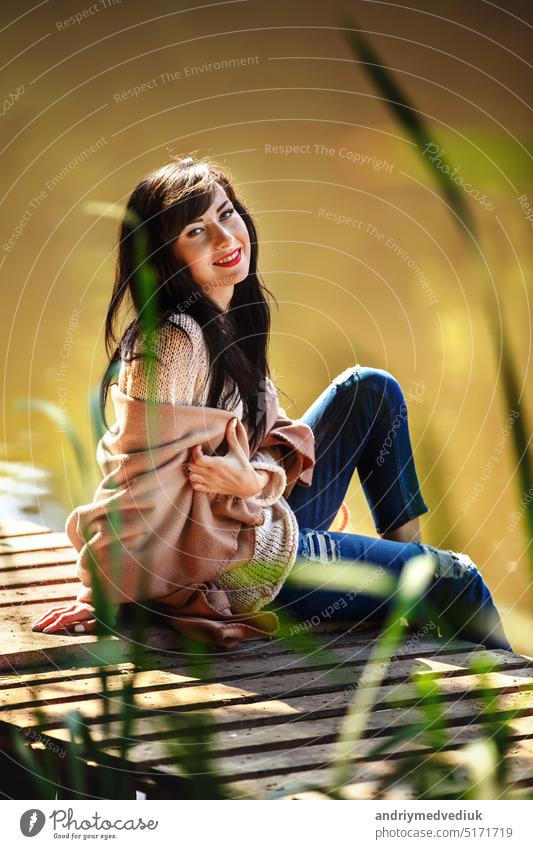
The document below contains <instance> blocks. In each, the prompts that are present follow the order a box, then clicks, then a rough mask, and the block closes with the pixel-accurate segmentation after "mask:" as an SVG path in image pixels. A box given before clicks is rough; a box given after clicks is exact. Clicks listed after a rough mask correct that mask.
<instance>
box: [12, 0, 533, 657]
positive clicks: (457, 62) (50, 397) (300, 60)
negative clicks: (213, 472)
mask: <svg viewBox="0 0 533 849" xmlns="http://www.w3.org/2000/svg"><path fill="white" fill-rule="evenodd" d="M504 5H505V8H504V7H503V5H502V6H501V8H500V7H498V5H497V4H496V3H489V2H484V0H475V2H471V3H470V2H469V3H465V2H454V0H451V2H446V3H442V2H436V0H430V2H421V0H413V2H411V3H410V4H409V6H403V5H401V4H400V3H393V2H381V0H354V2H340V1H339V0H331V2H328V3H321V4H312V3H308V2H303V0H296V2H292V3H287V2H280V0H272V2H268V3H266V2H257V0H231V1H230V2H220V3H195V4H190V3H187V4H186V3H183V4H182V3H171V2H163V0H155V2H152V3H151V4H146V3H141V2H137V1H135V0H122V2H118V0H98V2H96V3H94V4H92V5H91V4H88V3H86V4H85V5H84V0H79V2H53V1H52V0H50V2H41V3H34V4H33V3H20V2H4V3H3V5H2V11H3V24H2V27H3V28H2V30H1V34H0V38H1V39H2V55H3V56H4V71H3V74H4V82H3V90H4V103H3V111H2V124H1V126H2V130H3V132H2V175H3V181H2V183H3V202H2V206H1V214H2V250H1V254H0V263H1V265H0V268H1V270H2V280H3V285H2V292H3V297H4V309H3V311H2V315H1V322H2V333H1V343H2V355H3V363H4V373H3V393H4V403H3V411H4V432H3V437H2V439H3V453H2V458H1V459H2V477H1V481H0V485H1V495H0V497H1V503H0V506H1V508H2V515H3V516H6V517H7V516H13V515H23V516H27V517H30V518H34V519H35V520H36V521H42V522H44V523H46V524H48V525H49V526H52V527H54V528H56V529H62V527H63V522H64V519H65V517H66V515H67V513H68V512H70V510H71V509H72V507H74V506H75V505H76V499H77V498H79V497H80V495H81V494H83V497H85V498H87V499H88V500H89V499H90V498H91V497H92V492H93V490H94V486H95V485H96V483H97V481H98V480H99V479H100V473H99V469H98V467H97V464H96V459H95V447H96V445H95V441H94V435H93V434H92V433H91V427H90V410H89V403H88V398H89V393H90V391H91V390H93V389H94V388H95V387H96V386H97V384H98V383H99V380H100V378H101V376H102V372H103V369H104V367H105V364H106V360H105V357H104V347H103V321H104V317H105V312H106V308H107V305H108V300H109V297H110V293H111V286H112V280H113V270H114V246H115V241H116V229H117V226H116V223H115V222H114V221H112V220H111V219H109V218H105V217H101V216H100V215H97V214H94V213H91V211H90V206H88V204H89V205H90V204H91V203H93V204H94V202H100V203H103V204H104V205H107V204H118V205H122V204H123V203H124V201H125V200H126V198H127V196H128V195H129V193H130V192H131V190H132V188H133V187H134V185H135V184H136V183H137V182H138V180H139V179H140V178H141V177H142V176H143V175H144V174H145V173H148V172H149V171H151V170H152V169H154V168H156V167H158V166H160V165H161V164H163V163H165V162H166V161H168V160H169V159H170V157H172V156H179V155H182V154H187V153H190V152H193V151H195V152H198V153H201V154H209V155H210V156H212V157H214V158H216V159H217V160H218V161H219V162H220V163H221V164H222V165H224V166H225V167H226V168H227V169H228V170H229V172H230V174H231V175H232V177H233V180H234V182H235V184H236V187H237V190H238V192H239V193H240V194H241V196H242V197H243V199H244V200H245V201H246V202H247V203H248V205H249V206H250V208H251V210H252V212H253V214H254V216H255V220H256V224H257V226H258V230H259V237H260V243H261V246H260V254H259V267H260V271H261V273H262V276H263V279H264V281H265V283H266V284H267V286H268V287H269V289H271V291H272V292H273V293H274V294H275V296H276V298H277V300H278V303H279V310H277V309H276V308H275V307H274V309H273V332H272V341H271V362H272V366H273V373H274V377H275V381H276V383H277V386H278V389H279V390H280V399H281V403H282V404H283V406H284V407H285V409H286V411H287V413H288V414H289V415H290V416H291V417H293V418H297V417H299V416H300V415H302V414H303V412H304V411H305V409H306V408H307V406H309V405H310V404H311V402H312V401H313V400H314V398H315V397H316V396H317V395H318V394H319V393H320V392H321V391H322V390H323V388H324V387H325V386H326V385H327V384H328V383H329V382H330V381H331V380H332V378H333V377H335V375H337V374H338V373H339V372H341V371H343V370H344V369H345V368H347V367H348V366H350V365H352V364H354V363H356V362H359V363H361V364H364V365H372V366H377V367H379V368H384V369H387V370H389V371H390V372H391V373H392V374H394V376H395V377H397V378H398V380H399V381H400V383H401V384H402V386H403V389H404V392H405V394H406V396H407V399H408V402H409V421H410V427H411V434H412V441H413V447H414V452H415V460H416V465H417V470H418V473H419V478H420V482H421V487H422V492H423V495H424V498H425V500H426V502H427V503H428V505H429V507H430V510H431V512H430V513H428V514H426V515H425V516H424V517H423V518H422V525H423V539H424V540H425V541H426V542H429V543H431V544H433V545H437V546H439V547H443V548H454V549H456V550H459V551H463V550H466V551H467V552H468V553H469V554H470V556H471V557H472V559H473V560H474V562H476V563H477V565H478V566H479V568H480V569H481V570H482V572H483V575H484V577H485V580H486V581H487V582H488V584H489V586H490V587H491V589H492V590H493V592H494V595H495V598H496V601H497V603H498V604H499V605H500V606H501V608H502V611H503V614H504V618H505V622H506V626H507V627H508V629H509V633H510V634H512V635H513V636H514V638H515V641H516V645H517V648H518V650H520V647H521V646H522V647H523V646H525V645H526V643H525V628H526V625H527V624H528V622H529V616H528V612H527V611H528V609H530V608H528V605H527V599H526V592H527V590H528V583H529V580H528V562H527V547H528V544H530V543H531V540H529V539H528V538H527V534H526V531H525V525H524V521H523V516H524V503H525V502H524V499H527V498H528V494H527V493H525V492H523V491H521V488H520V486H521V485H520V482H519V479H518V476H517V470H516V460H515V456H514V454H513V450H512V444H511V439H510V429H511V428H512V427H513V421H512V420H511V423H510V424H509V421H510V420H509V419H508V415H509V410H508V409H507V407H506V404H505V401H504V396H503V394H502V391H501V364H500V362H499V359H498V355H497V350H496V348H495V346H494V343H493V341H492V340H491V336H490V333H489V328H488V326H487V322H486V317H485V315H484V312H483V309H482V304H483V302H484V300H485V299H486V298H487V297H488V299H489V301H490V302H491V304H492V306H493V308H494V311H495V314H496V315H498V316H503V318H504V320H505V332H506V335H507V340H506V341H507V343H508V345H509V346H510V349H511V353H512V355H513V361H514V365H515V367H516V370H517V374H518V378H519V388H520V392H521V401H522V404H523V406H524V411H525V413H526V414H527V416H528V419H527V420H528V421H529V422H531V421H533V404H532V402H531V393H530V392H528V390H530V389H531V387H532V381H531V369H532V359H531V356H532V355H531V306H530V296H531V267H532V260H531V251H530V247H531V227H532V226H533V211H532V207H533V185H532V177H533V169H532V167H531V135H532V133H531V129H532V125H531V118H530V111H531V104H530V96H529V95H530V92H531V90H532V73H531V65H530V64H529V63H528V58H529V56H530V53H531V51H530V50H528V48H530V46H531V35H530V34H531V26H532V24H533V10H532V8H531V5H530V4H529V3H527V2H518V0H511V2H506V3H505V4H504ZM342 26H344V27H346V26H354V27H358V28H360V29H361V30H362V31H364V33H365V34H366V37H367V38H368V40H369V41H370V42H371V44H372V45H373V47H374V48H375V49H376V50H377V52H378V54H379V56H380V57H381V58H382V59H383V60H384V61H385V62H386V63H387V65H388V66H389V68H390V69H391V71H392V72H393V73H394V76H395V78H396V80H397V82H398V84H400V85H401V86H402V88H403V90H404V91H405V92H406V93H407V94H408V96H409V98H410V100H411V102H412V103H413V104H415V105H416V107H417V108H418V109H419V110H420V114H421V115H422V117H423V118H424V120H425V121H426V123H427V124H428V126H429V127H430V128H431V131H432V133H433V134H434V135H435V137H436V138H437V139H438V142H439V145H440V148H439V152H438V153H436V154H435V153H434V156H435V158H436V160H437V162H438V160H439V156H442V157H443V159H444V158H445V159H446V160H447V161H449V162H450V163H451V164H452V165H453V167H454V168H455V169H456V171H455V174H456V176H457V183H458V184H459V182H460V178H461V179H462V181H463V183H462V185H463V187H462V188H461V191H463V192H464V195H465V200H466V201H467V203H468V206H469V209H470V212H471V215H472V217H473V218H474V219H475V221H476V227H477V230H476V236H475V239H471V240H470V244H468V243H467V240H465V238H464V236H463V235H462V234H461V232H460V228H459V227H458V226H457V222H456V221H454V218H453V216H452V214H451V213H450V210H449V209H448V208H447V207H446V205H445V203H444V202H443V200H442V198H441V196H440V194H439V191H438V186H437V183H436V181H435V179H434V178H433V176H432V175H431V174H430V172H429V170H428V168H427V167H426V163H425V162H424V161H423V156H421V154H420V151H418V150H416V149H415V146H414V145H413V142H412V141H410V140H409V138H408V137H407V136H406V134H405V132H404V130H403V129H402V127H401V125H400V124H399V123H398V122H397V121H396V119H395V118H394V116H393V115H392V113H391V111H390V108H389V107H388V105H387V104H386V103H384V101H383V98H382V97H381V96H380V94H379V92H377V91H376V88H375V87H374V86H373V84H372V82H371V80H370V79H369V76H368V72H367V69H365V68H364V67H363V66H362V65H361V64H360V63H358V62H357V61H355V60H354V56H353V54H352V53H351V52H350V48H349V45H348V43H347V40H346V38H345V35H344V34H343V31H341V30H340V29H339V27H342ZM426 155H428V154H426ZM467 187H468V188H467ZM93 208H94V207H93ZM284 393H287V394H286V395H284ZM24 399H26V400H27V399H31V401H32V402H33V401H46V402H51V403H52V404H55V405H58V406H59V407H61V408H62V409H63V410H64V411H65V412H66V414H67V415H68V417H69V418H70V420H71V421H72V423H73V425H74V427H75V428H76V430H77V432H78V433H79V436H80V439H81V442H82V445H83V447H84V449H85V450H86V451H87V454H88V456H89V457H90V462H91V466H92V472H93V477H92V479H89V477H86V478H85V479H84V480H80V479H79V478H80V476H79V473H78V471H77V467H76V464H75V462H74V455H73V451H72V446H71V443H70V440H69V438H68V434H67V433H65V432H64V430H62V429H61V427H59V426H58V424H57V423H54V422H53V421H52V420H51V419H50V417H49V416H47V415H46V414H45V412H42V411H39V410H38V409H35V408H34V409H31V410H30V411H27V410H26V411H25V410H24V409H16V408H15V404H16V402H17V401H20V400H22V401H24ZM528 433H529V432H528ZM531 497H533V493H532V494H531ZM347 501H348V504H349V507H350V511H351V522H350V526H349V528H348V530H350V531H352V532H354V533H361V534H370V535H374V534H375V530H374V526H373V523H372V520H371V517H370V513H369V510H368V507H367V505H366V502H365V499H364V496H363V493H362V490H361V487H360V484H359V481H358V479H357V478H356V479H355V480H354V481H353V482H352V485H351V487H350V490H349V493H348V496H347ZM513 613H514V614H517V613H521V614H522V615H521V616H516V617H515V616H513ZM516 623H518V624H516Z"/></svg>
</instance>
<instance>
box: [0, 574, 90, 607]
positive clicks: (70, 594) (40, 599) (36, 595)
mask: <svg viewBox="0 0 533 849" xmlns="http://www.w3.org/2000/svg"><path fill="white" fill-rule="evenodd" d="M79 588H80V582H79V580H77V579H76V580H75V581H70V582H69V583H64V584H59V585H57V586H55V585H54V584H52V585H46V586H38V585H36V586H32V587H20V588H19V589H8V590H5V591H4V592H3V593H2V600H1V601H0V608H2V607H3V608H6V607H13V606H21V605H25V606H28V607H29V606H30V605H31V606H32V607H33V606H34V605H36V604H46V603H47V602H49V603H50V604H52V603H59V602H61V601H65V602H71V601H73V600H74V599H75V598H76V595H77V593H78V590H79Z"/></svg>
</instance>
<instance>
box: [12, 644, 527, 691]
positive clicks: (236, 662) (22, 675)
mask: <svg viewBox="0 0 533 849" xmlns="http://www.w3.org/2000/svg"><path fill="white" fill-rule="evenodd" d="M167 633H168V632H167ZM170 633H173V632H170ZM42 637H43V639H45V640H49V639H53V637H52V636H49V635H46V634H43V635H42ZM60 639H66V638H60ZM252 643H253V644H255V645H256V646H257V648H258V651H259V650H260V649H263V648H272V649H273V648H274V643H271V644H266V645H265V644H264V643H263V642H262V641H259V640H257V641H255V640H254V641H252ZM371 651H372V645H369V644H368V642H367V641H365V642H364V643H363V642H360V641H358V640H357V638H356V636H355V635H354V636H353V637H351V638H350V639H349V638H348V637H347V638H346V639H345V640H343V641H342V642H341V641H339V644H338V645H336V646H335V648H334V649H333V650H332V652H330V653H329V654H327V655H324V656H322V655H321V654H320V653H319V652H318V651H316V650H315V651H313V652H310V653H308V654H306V655H298V654H295V653H294V652H291V651H289V650H287V649H285V651H279V652H274V651H272V652H268V651H263V652H261V654H262V656H261V657H260V658H258V657H257V653H256V654H255V655H254V656H252V657H250V656H249V654H248V653H247V654H246V655H244V656H243V657H240V656H239V654H236V655H235V656H234V655H233V654H232V653H229V652H228V653H222V654H220V653H219V654H218V655H217V656H215V657H214V658H213V659H212V660H210V661H209V663H207V662H206V663H204V664H200V663H198V667H200V673H201V678H202V681H204V682H205V681H227V680H231V679H232V678H235V677H236V676H238V677H239V678H240V679H241V680H243V679H244V678H253V677H255V676H257V675H266V674H268V673H270V672H273V671H275V672H277V674H278V675H292V674H293V673H294V672H295V671H298V670H301V669H302V668H303V669H323V668H330V667H331V666H332V664H331V660H330V656H331V654H333V655H334V657H335V659H336V663H337V664H342V665H344V666H348V665H350V666H355V667H357V666H362V665H364V664H365V663H366V662H367V660H368V658H369V656H370V653H371ZM474 651H475V652H479V651H483V649H481V648H479V647H477V646H472V645H470V644H469V643H464V642H457V644H456V645H454V646H450V645H449V644H446V645H445V646H440V645H437V647H435V644H434V643H433V642H431V641H430V640H428V641H420V643H419V644H417V646H416V650H415V647H414V646H409V645H406V646H405V647H400V648H399V649H398V651H397V653H396V655H395V656H394V657H393V658H392V660H393V661H394V660H395V659H400V658H403V659H407V658H418V659H420V660H422V659H423V658H438V659H439V660H441V661H449V662H450V663H453V664H459V663H460V662H461V657H460V656H461V655H463V654H464V653H465V652H474ZM240 654H241V655H242V654H244V653H243V652H241V653H240ZM502 662H503V663H504V664H505V668H522V666H523V665H524V661H523V659H522V658H516V657H514V656H512V655H505V656H504V657H503V658H502ZM150 667H151V669H152V671H156V670H158V669H164V670H166V671H167V672H175V673H176V674H183V675H185V674H187V666H186V663H185V661H182V662H181V663H180V662H177V661H176V653H175V652H172V653H170V654H166V653H158V654H155V653H153V652H152V653H151V654H150ZM502 668H503V667H502ZM131 669H132V665H131V664H128V663H124V664H121V665H120V666H117V667H116V669H115V670H111V671H110V674H111V675H113V674H122V673H123V671H126V670H131ZM442 674H445V673H444V672H443V673H442ZM453 674H458V673H457V672H453ZM73 675H75V677H78V678H95V677H97V676H99V675H100V670H99V669H98V668H97V667H93V666H92V665H91V666H85V667H84V666H81V665H77V666H76V667H73V668H72V669H71V670H70V671H66V672H65V673H63V674H61V673H60V672H59V671H58V670H52V671H50V672H46V671H44V672H43V671H40V670H38V671H37V670H36V671H35V672H22V671H21V672H19V673H18V674H17V675H10V676H9V677H7V676H6V675H5V674H4V675H1V674H0V686H3V687H21V686H24V684H26V685H28V686H29V685H32V686H33V685H34V684H36V683H39V682H41V683H44V682H46V681H48V680H50V681H62V680H66V679H67V678H68V679H70V678H71V677H72V676H73ZM389 677H390V670H389Z"/></svg>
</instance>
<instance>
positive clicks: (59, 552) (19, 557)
mask: <svg viewBox="0 0 533 849" xmlns="http://www.w3.org/2000/svg"><path fill="white" fill-rule="evenodd" d="M76 560H77V551H76V550H75V549H74V548H51V549H49V550H45V551H21V552H18V553H15V554H5V553H2V554H0V574H4V573H6V572H11V571H14V570H15V569H40V568H41V567H43V566H53V565H54V564H55V563H59V564H61V563H76Z"/></svg>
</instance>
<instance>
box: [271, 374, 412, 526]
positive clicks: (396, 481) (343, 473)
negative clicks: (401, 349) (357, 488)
mask: <svg viewBox="0 0 533 849" xmlns="http://www.w3.org/2000/svg"><path fill="white" fill-rule="evenodd" d="M302 421H304V422H306V424H308V425H309V426H310V427H311V429H312V430H313V433H314V435H315V454H316V462H315V467H314V470H313V481H312V484H311V486H310V487H304V486H301V485H299V484H297V485H296V486H295V487H294V489H293V491H292V492H291V494H290V496H289V497H288V499H287V501H288V503H289V505H290V507H291V508H292V510H293V511H294V513H295V515H296V519H297V521H298V524H299V525H300V526H303V525H305V526H307V527H310V528H315V529H317V530H327V529H328V528H329V527H330V525H331V523H332V522H333V519H334V518H335V516H336V514H337V511H338V509H339V507H340V505H341V504H342V501H343V499H344V496H345V494H346V491H347V489H348V486H349V483H350V481H351V479H352V477H353V475H354V472H355V470H356V469H357V471H358V474H359V479H360V481H361V485H362V487H363V491H364V493H365V497H366V499H367V502H368V505H369V507H370V510H371V512H372V516H373V519H374V524H375V526H376V530H377V532H378V534H380V535H382V536H383V537H384V538H387V537H392V538H397V539H399V540H401V541H409V540H410V539H413V538H414V539H415V540H416V539H417V538H419V527H420V525H419V522H418V518H417V517H418V516H420V515H421V514H423V513H427V512H429V507H428V506H427V504H426V503H425V501H424V499H423V498H422V495H421V493H420V488H419V484H418V478H417V475H416V470H415V464H414V460H413V454H412V448H411V440H410V437H409V427H408V418H407V404H406V401H405V398H404V395H403V392H402V389H401V387H400V385H399V383H398V381H397V380H396V379H395V378H394V377H393V376H392V375H391V374H390V373H389V372H387V371H384V370H382V369H376V368H367V367H364V366H361V365H359V364H357V365H356V366H354V367H351V368H348V369H346V370H345V371H343V372H342V373H341V374H339V375H338V376H337V377H336V378H335V379H334V380H333V381H332V383H331V384H330V385H329V386H328V387H326V389H325V390H324V391H323V392H322V394H321V395H320V396H319V397H318V398H317V399H316V401H315V402H314V403H313V404H312V405H311V406H310V407H309V409H308V410H307V411H306V412H305V413H304V415H303V416H302Z"/></svg>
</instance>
